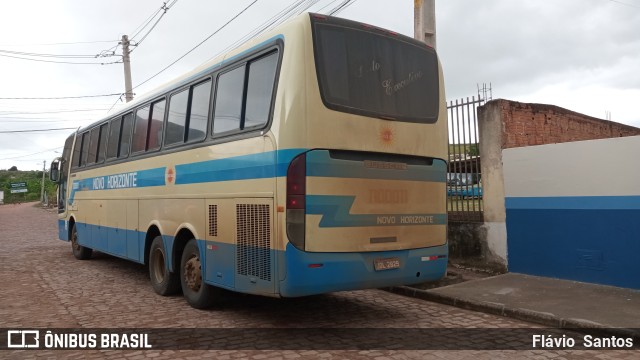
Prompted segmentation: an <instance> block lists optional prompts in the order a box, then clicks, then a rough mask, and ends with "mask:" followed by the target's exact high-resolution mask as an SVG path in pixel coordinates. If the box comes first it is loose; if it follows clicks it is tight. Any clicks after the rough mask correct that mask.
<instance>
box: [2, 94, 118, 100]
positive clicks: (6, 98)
mask: <svg viewBox="0 0 640 360" xmlns="http://www.w3.org/2000/svg"><path fill="white" fill-rule="evenodd" d="M116 95H122V93H114V94H102V95H82V96H59V97H0V100H61V99H82V98H95V97H106V96H116Z"/></svg>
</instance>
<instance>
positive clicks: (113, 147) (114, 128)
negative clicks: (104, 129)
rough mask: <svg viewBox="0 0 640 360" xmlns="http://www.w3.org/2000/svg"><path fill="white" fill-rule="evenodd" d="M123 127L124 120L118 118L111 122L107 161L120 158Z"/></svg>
mask: <svg viewBox="0 0 640 360" xmlns="http://www.w3.org/2000/svg"><path fill="white" fill-rule="evenodd" d="M121 127H122V118H120V117H118V118H115V119H113V120H111V127H110V128H109V143H108V146H107V159H115V158H117V157H118V143H119V142H120V129H121Z"/></svg>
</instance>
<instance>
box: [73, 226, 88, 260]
mask: <svg viewBox="0 0 640 360" xmlns="http://www.w3.org/2000/svg"><path fill="white" fill-rule="evenodd" d="M76 226H77V225H76V224H73V227H72V228H71V251H73V256H75V258H76V259H78V260H88V259H91V253H93V250H91V249H90V248H88V247H86V246H82V245H80V244H79V243H78V230H77V229H76Z"/></svg>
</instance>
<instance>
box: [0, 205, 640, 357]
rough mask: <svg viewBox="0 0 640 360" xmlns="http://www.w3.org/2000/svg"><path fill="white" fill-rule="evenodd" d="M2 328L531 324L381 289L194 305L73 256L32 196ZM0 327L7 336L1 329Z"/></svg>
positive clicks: (9, 243) (119, 268)
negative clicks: (199, 307)
mask: <svg viewBox="0 0 640 360" xmlns="http://www.w3.org/2000/svg"><path fill="white" fill-rule="evenodd" d="M0 281H1V283H2V288H1V289H2V290H1V291H2V295H1V297H0V328H23V329H24V328H274V327H276V328H291V327H295V328H321V327H333V328H336V327H337V328H379V327H380V326H382V325H384V326H386V327H390V328H468V327H479V328H505V329H509V328H531V327H535V326H534V325H532V324H529V323H524V322H521V321H515V320H511V319H508V318H503V317H497V316H493V315H488V314H482V313H476V312H472V311H466V310H462V309H458V308H454V307H449V306H445V305H440V304H436V303H430V302H425V301H422V300H418V299H413V298H406V297H403V296H400V295H396V294H392V293H388V292H385V291H381V290H367V291H352V292H341V293H335V294H328V295H321V296H314V297H308V298H300V299H270V298H264V297H256V296H240V295H235V296H232V297H230V299H229V300H228V301H226V302H225V303H223V304H222V305H221V306H219V307H218V308H215V309H211V310H207V311H202V310H196V309H193V308H191V307H189V305H187V303H186V302H185V301H184V300H183V299H182V297H181V296H180V295H178V296H172V297H161V296H158V295H156V294H155V293H154V292H153V290H152V289H151V286H150V284H149V280H148V276H147V272H146V268H145V267H144V266H142V265H138V264H134V263H130V262H127V261H124V260H120V259H117V258H114V257H111V256H108V255H104V254H100V253H97V254H95V253H94V257H93V259H92V260H89V261H78V260H75V258H74V257H73V255H72V253H71V248H70V245H69V243H67V242H63V241H59V240H57V230H56V214H55V212H53V211H51V210H44V209H40V208H37V207H34V206H33V204H21V205H4V206H0ZM0 336H6V335H5V334H0ZM637 355H638V353H637V352H632V351H599V352H598V351H586V350H582V351H580V350H572V351H538V350H535V351H489V350H467V351H443V350H438V351H434V350H429V351H426V350H420V351H418V350H411V351H409V350H398V351H386V350H385V351H378V350H339V351H338V350H326V351H324V350H323V351H321V350H269V351H256V350H207V351H205V350H146V351H140V350H73V351H67V350H56V351H33V350H21V351H6V350H5V351H0V358H62V357H65V358H113V359H120V358H126V359H143V358H147V357H149V358H152V357H153V358H157V359H175V358H185V359H191V358H194V359H196V358H217V359H241V358H250V359H296V358H310V359H316V358H348V359H369V358H373V359H423V358H453V359H458V358H460V359H474V360H476V359H494V358H504V359H510V358H535V359H547V358H549V359H551V358H555V359H562V358H574V357H588V358H600V359H608V358H611V359H632V358H637Z"/></svg>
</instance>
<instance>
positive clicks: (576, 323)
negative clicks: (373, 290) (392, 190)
mask: <svg viewBox="0 0 640 360" xmlns="http://www.w3.org/2000/svg"><path fill="white" fill-rule="evenodd" d="M383 290H386V291H389V292H392V293H395V294H399V295H404V296H408V297H413V298H417V299H422V300H427V301H432V302H436V303H439V304H444V305H449V306H455V307H458V308H461V309H465V310H471V311H477V312H483V313H487V314H492V315H498V316H504V317H509V318H513V319H517V320H522V321H527V322H531V323H535V324H539V325H544V326H547V327H552V328H558V329H571V330H576V331H579V330H581V329H583V330H586V329H589V330H592V331H596V332H598V333H600V334H602V335H605V336H620V337H633V338H636V339H640V331H638V330H637V329H621V328H610V327H607V326H605V325H602V324H599V323H595V322H590V321H587V320H579V319H564V318H561V317H558V316H556V315H554V314H551V313H545V312H540V311H535V310H529V309H520V308H510V307H507V306H505V305H504V304H500V303H492V302H486V301H477V300H469V299H461V298H456V297H453V296H447V295H442V294H438V293H435V292H431V291H430V290H421V289H415V288H412V287H409V286H396V287H390V288H384V289H383Z"/></svg>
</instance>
